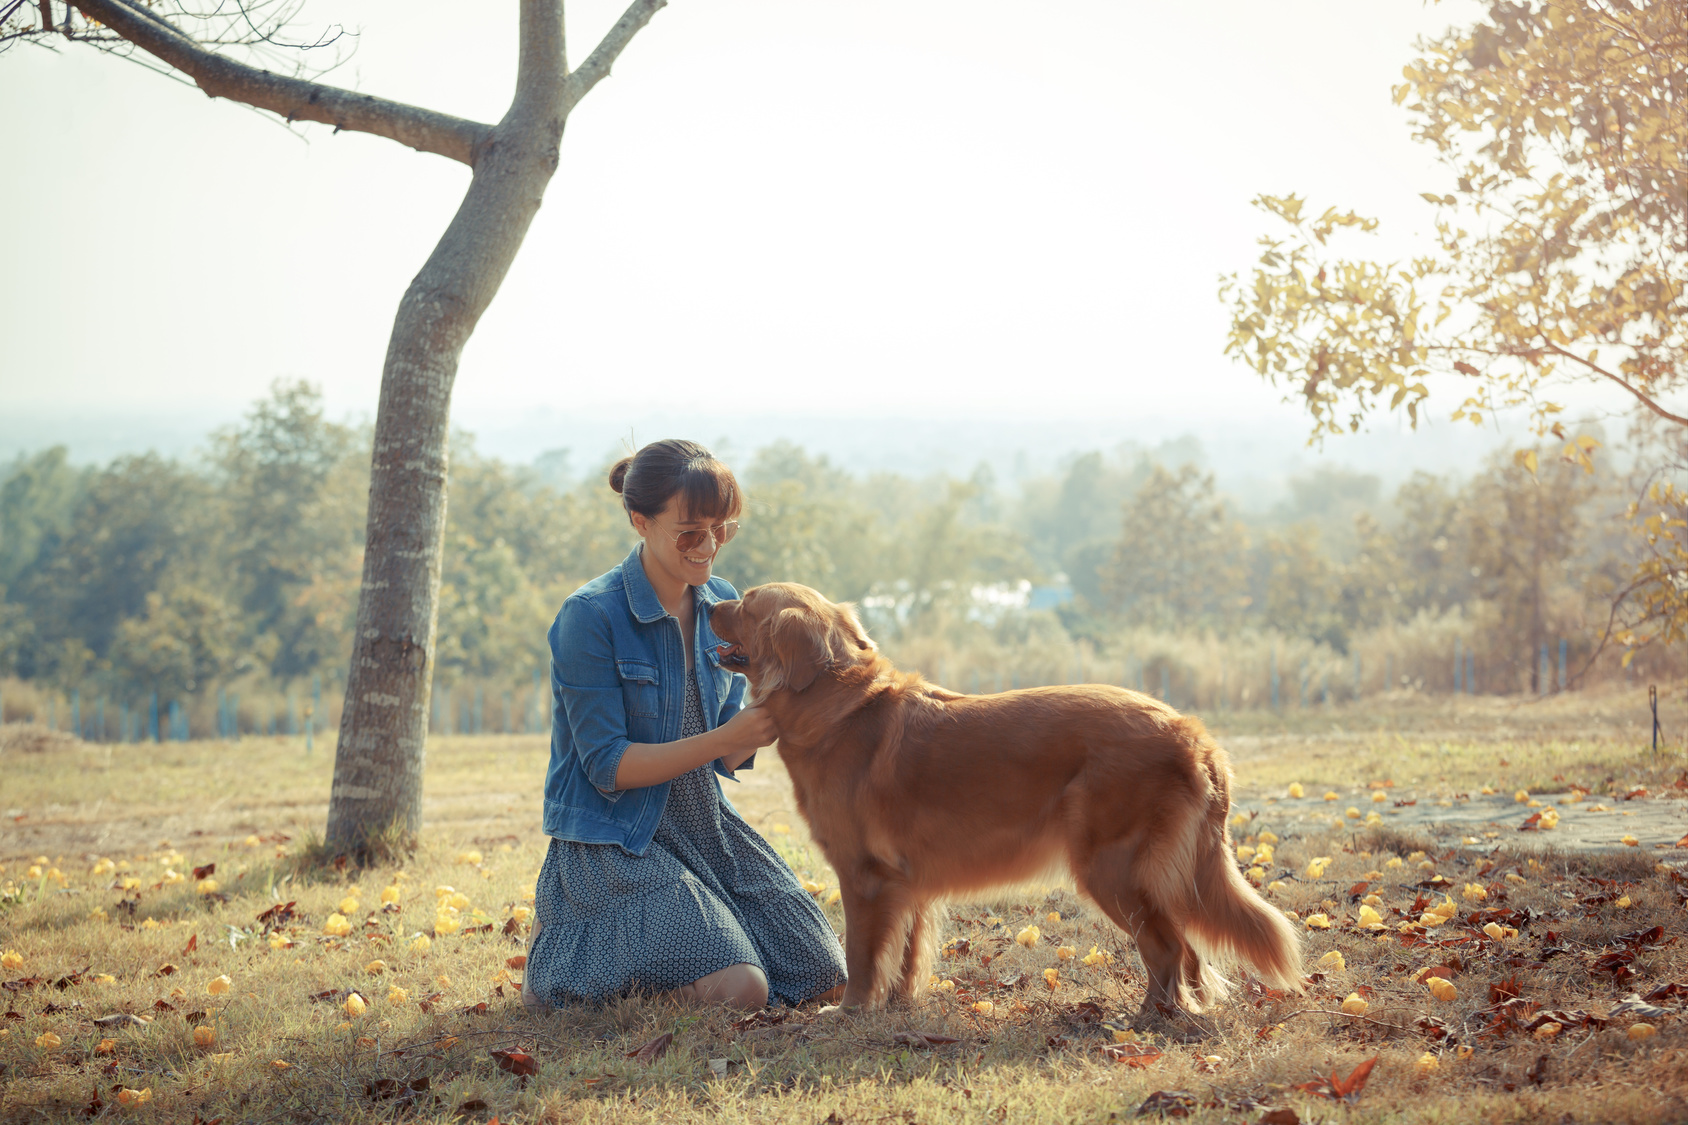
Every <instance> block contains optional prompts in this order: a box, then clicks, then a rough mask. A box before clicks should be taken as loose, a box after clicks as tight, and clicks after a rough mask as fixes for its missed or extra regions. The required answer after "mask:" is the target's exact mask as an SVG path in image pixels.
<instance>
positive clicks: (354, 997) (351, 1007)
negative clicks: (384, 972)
mask: <svg viewBox="0 0 1688 1125" xmlns="http://www.w3.org/2000/svg"><path fill="white" fill-rule="evenodd" d="M341 1007H342V1008H343V1009H344V1010H345V1013H346V1014H347V1015H348V1016H352V1017H354V1018H355V1017H357V1016H361V1015H363V1013H364V1012H365V1011H367V1010H368V1008H369V1005H368V1004H365V1003H364V1002H363V997H361V996H359V995H358V994H357V993H355V992H354V993H352V994H351V995H350V996H348V997H346V1002H345V1003H344V1004H342V1005H341Z"/></svg>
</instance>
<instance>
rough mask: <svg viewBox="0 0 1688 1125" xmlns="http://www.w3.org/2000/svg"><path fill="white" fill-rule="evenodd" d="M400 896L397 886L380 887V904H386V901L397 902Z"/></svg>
mask: <svg viewBox="0 0 1688 1125" xmlns="http://www.w3.org/2000/svg"><path fill="white" fill-rule="evenodd" d="M400 897H401V896H400V893H399V889H398V888H397V887H382V888H381V904H382V905H383V906H385V905H387V904H388V903H394V902H397V901H398V900H399V898H400Z"/></svg>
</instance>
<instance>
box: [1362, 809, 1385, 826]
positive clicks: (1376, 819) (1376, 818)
mask: <svg viewBox="0 0 1688 1125" xmlns="http://www.w3.org/2000/svg"><path fill="white" fill-rule="evenodd" d="M1366 823H1367V824H1370V825H1373V826H1376V825H1379V824H1382V823H1383V816H1382V814H1381V813H1374V812H1369V813H1367V814H1366Z"/></svg>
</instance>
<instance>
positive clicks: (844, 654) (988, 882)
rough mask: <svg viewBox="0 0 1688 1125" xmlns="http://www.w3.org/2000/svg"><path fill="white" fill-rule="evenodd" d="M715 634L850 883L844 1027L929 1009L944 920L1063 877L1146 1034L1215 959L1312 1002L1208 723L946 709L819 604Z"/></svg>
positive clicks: (760, 599)
mask: <svg viewBox="0 0 1688 1125" xmlns="http://www.w3.org/2000/svg"><path fill="white" fill-rule="evenodd" d="M710 624H711V626H712V627H713V628H714V630H715V632H716V634H717V635H718V636H720V637H721V638H722V639H723V640H725V641H727V642H728V643H729V645H730V646H731V647H730V649H729V650H728V657H729V659H733V660H735V661H742V662H743V663H744V671H745V673H746V674H747V675H748V677H749V679H750V683H751V689H752V693H753V698H755V699H756V700H758V701H759V702H760V703H761V704H762V705H763V706H764V707H766V708H767V710H768V712H769V713H770V714H771V715H772V716H773V718H774V720H775V722H776V723H777V724H778V727H779V732H780V738H779V751H780V757H781V758H782V759H783V760H784V762H785V764H786V768H787V769H788V770H789V771H790V773H791V779H792V784H793V786H794V788H795V790H796V796H797V806H798V809H799V811H801V812H802V814H803V816H804V817H805V819H807V820H808V822H809V826H810V829H811V830H812V833H813V835H814V839H815V842H816V843H817V844H818V845H820V848H821V850H822V851H823V852H824V853H825V854H826V857H827V860H828V861H829V862H830V863H831V864H832V866H833V869H834V870H835V871H836V872H837V873H838V880H839V885H840V889H841V890H842V892H843V902H844V917H845V935H844V941H845V959H846V961H847V963H848V966H849V972H850V980H849V983H848V985H847V986H846V988H845V991H844V999H843V1003H844V1004H845V1005H847V1006H855V1005H860V1006H865V1007H875V1006H878V1005H880V1004H882V1003H884V1002H885V1001H886V999H887V998H888V996H898V997H913V996H915V995H917V994H918V993H919V992H920V990H921V988H922V987H923V986H924V984H925V982H926V979H927V974H928V972H929V971H930V966H931V959H932V954H933V946H934V944H935V942H936V938H937V925H938V915H937V909H938V906H939V904H940V903H941V902H942V901H943V900H944V899H946V898H949V897H953V896H956V895H960V894H967V893H973V892H979V891H984V890H986V889H988V888H992V887H998V886H1001V885H1003V884H1008V883H1016V882H1021V881H1025V880H1028V879H1031V878H1033V877H1036V876H1038V875H1040V874H1041V873H1043V872H1045V871H1046V870H1049V869H1050V868H1052V867H1057V868H1058V867H1060V866H1065V867H1066V868H1067V869H1068V870H1070V871H1071V872H1072V875H1073V878H1074V879H1075V880H1076V881H1077V883H1078V886H1079V888H1080V890H1082V891H1083V892H1084V893H1085V894H1086V895H1087V896H1089V897H1090V898H1091V899H1092V900H1094V901H1095V902H1096V904H1097V905H1098V906H1099V907H1101V909H1102V910H1103V911H1104V912H1106V913H1107V915H1108V916H1109V917H1110V918H1112V919H1113V921H1114V922H1115V923H1116V924H1117V925H1119V926H1120V927H1121V928H1123V929H1125V930H1126V931H1128V932H1129V933H1130V934H1131V935H1132V936H1133V937H1134V938H1135V939H1136V942H1137V948H1138V953H1139V954H1140V956H1141V957H1142V959H1143V966H1144V968H1145V969H1146V970H1147V972H1148V976H1149V988H1148V993H1147V995H1146V996H1145V998H1144V1001H1143V1009H1142V1013H1141V1014H1142V1015H1143V1017H1145V1018H1149V1019H1153V1018H1155V1017H1156V1015H1157V1014H1159V1015H1177V1014H1180V1013H1181V1012H1183V1011H1197V1010H1199V1006H1200V1004H1202V1003H1204V1002H1207V1001H1210V1000H1212V999H1215V998H1217V997H1218V996H1219V995H1221V994H1222V993H1223V991H1224V988H1225V982H1224V981H1223V980H1222V979H1221V978H1220V977H1219V975H1218V974H1217V973H1216V972H1214V971H1213V969H1212V968H1211V967H1210V966H1209V964H1208V962H1207V958H1210V957H1215V956H1217V957H1221V958H1226V959H1238V960H1242V961H1245V962H1247V963H1249V964H1250V965H1252V966H1253V967H1254V969H1255V971H1256V972H1257V973H1259V975H1260V976H1261V977H1262V978H1263V979H1264V980H1266V981H1267V982H1269V983H1271V984H1274V985H1276V986H1278V987H1284V988H1299V986H1300V976H1301V953H1300V946H1299V940H1298V937H1297V934H1296V932H1295V930H1294V929H1293V928H1292V927H1291V926H1290V925H1289V923H1288V921H1287V920H1286V919H1285V918H1284V916H1283V915H1282V914H1281V913H1280V912H1279V911H1277V910H1275V909H1273V908H1272V907H1271V906H1269V905H1267V904H1266V903H1265V902H1264V901H1262V900H1261V898H1260V897H1259V895H1257V894H1256V893H1255V891H1254V888H1253V887H1251V886H1249V884H1248V882H1247V881H1246V880H1245V879H1243V877H1242V876H1241V874H1240V873H1239V872H1238V871H1237V868H1236V864H1235V862H1234V859H1233V852H1232V848H1231V843H1230V837H1229V828H1228V823H1227V822H1228V818H1229V816H1230V809H1231V799H1230V783H1231V771H1230V760H1229V758H1228V757H1227V756H1226V754H1225V751H1223V750H1222V749H1220V748H1219V746H1218V745H1217V744H1216V743H1215V742H1214V741H1213V739H1212V738H1211V737H1210V736H1209V735H1208V733H1207V731H1206V729H1205V728H1204V727H1203V726H1202V724H1201V722H1200V721H1199V720H1197V719H1194V718H1191V717H1188V716H1184V715H1180V714H1179V713H1178V712H1177V711H1174V710H1173V709H1172V708H1171V707H1168V706H1167V705H1166V704H1164V703H1161V702H1159V701H1158V700H1155V699H1152V698H1150V697H1148V696H1146V695H1141V694H1139V693H1137V692H1133V691H1126V690H1124V689H1122V688H1116V687H1107V686H1102V685H1087V686H1081V687H1043V688H1028V689H1025V690H1022V691H1009V692H1002V693H1000V694H996V695H961V694H958V693H956V692H953V691H947V690H945V689H943V688H940V687H937V686H935V685H933V684H931V683H928V682H927V681H926V680H925V679H923V678H921V677H920V676H918V675H913V674H909V673H904V672H899V671H897V669H896V668H895V667H893V666H892V664H891V662H890V661H889V660H887V659H885V658H884V657H883V656H881V655H880V653H879V652H878V649H877V647H876V646H875V645H874V643H873V642H872V641H871V640H869V639H868V636H867V634H866V632H865V631H864V630H863V629H862V626H861V623H860V622H859V621H858V620H857V619H856V617H855V615H854V614H853V613H852V612H851V611H850V609H849V607H847V606H842V605H836V604H834V603H832V602H829V601H827V600H826V599H825V598H823V597H822V596H821V595H820V594H818V593H816V592H815V591H814V590H811V589H809V588H808V587H807V586H798V585H793V584H789V583H772V584H769V585H766V586H758V587H756V588H754V589H752V590H749V591H746V593H745V594H744V596H743V597H742V598H741V599H740V600H738V601H736V602H723V603H721V604H720V605H717V606H716V607H715V608H714V610H713V611H712V614H711V618H710Z"/></svg>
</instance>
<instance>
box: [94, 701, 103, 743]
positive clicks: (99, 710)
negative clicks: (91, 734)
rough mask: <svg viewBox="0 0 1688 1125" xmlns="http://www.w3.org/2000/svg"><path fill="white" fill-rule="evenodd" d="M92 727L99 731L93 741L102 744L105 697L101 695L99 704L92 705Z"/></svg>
mask: <svg viewBox="0 0 1688 1125" xmlns="http://www.w3.org/2000/svg"><path fill="white" fill-rule="evenodd" d="M94 725H95V726H97V727H98V728H99V731H100V736H99V738H97V739H96V740H95V741H97V742H104V741H105V740H106V726H105V696H103V695H102V696H100V698H99V702H97V703H95V704H94Z"/></svg>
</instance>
